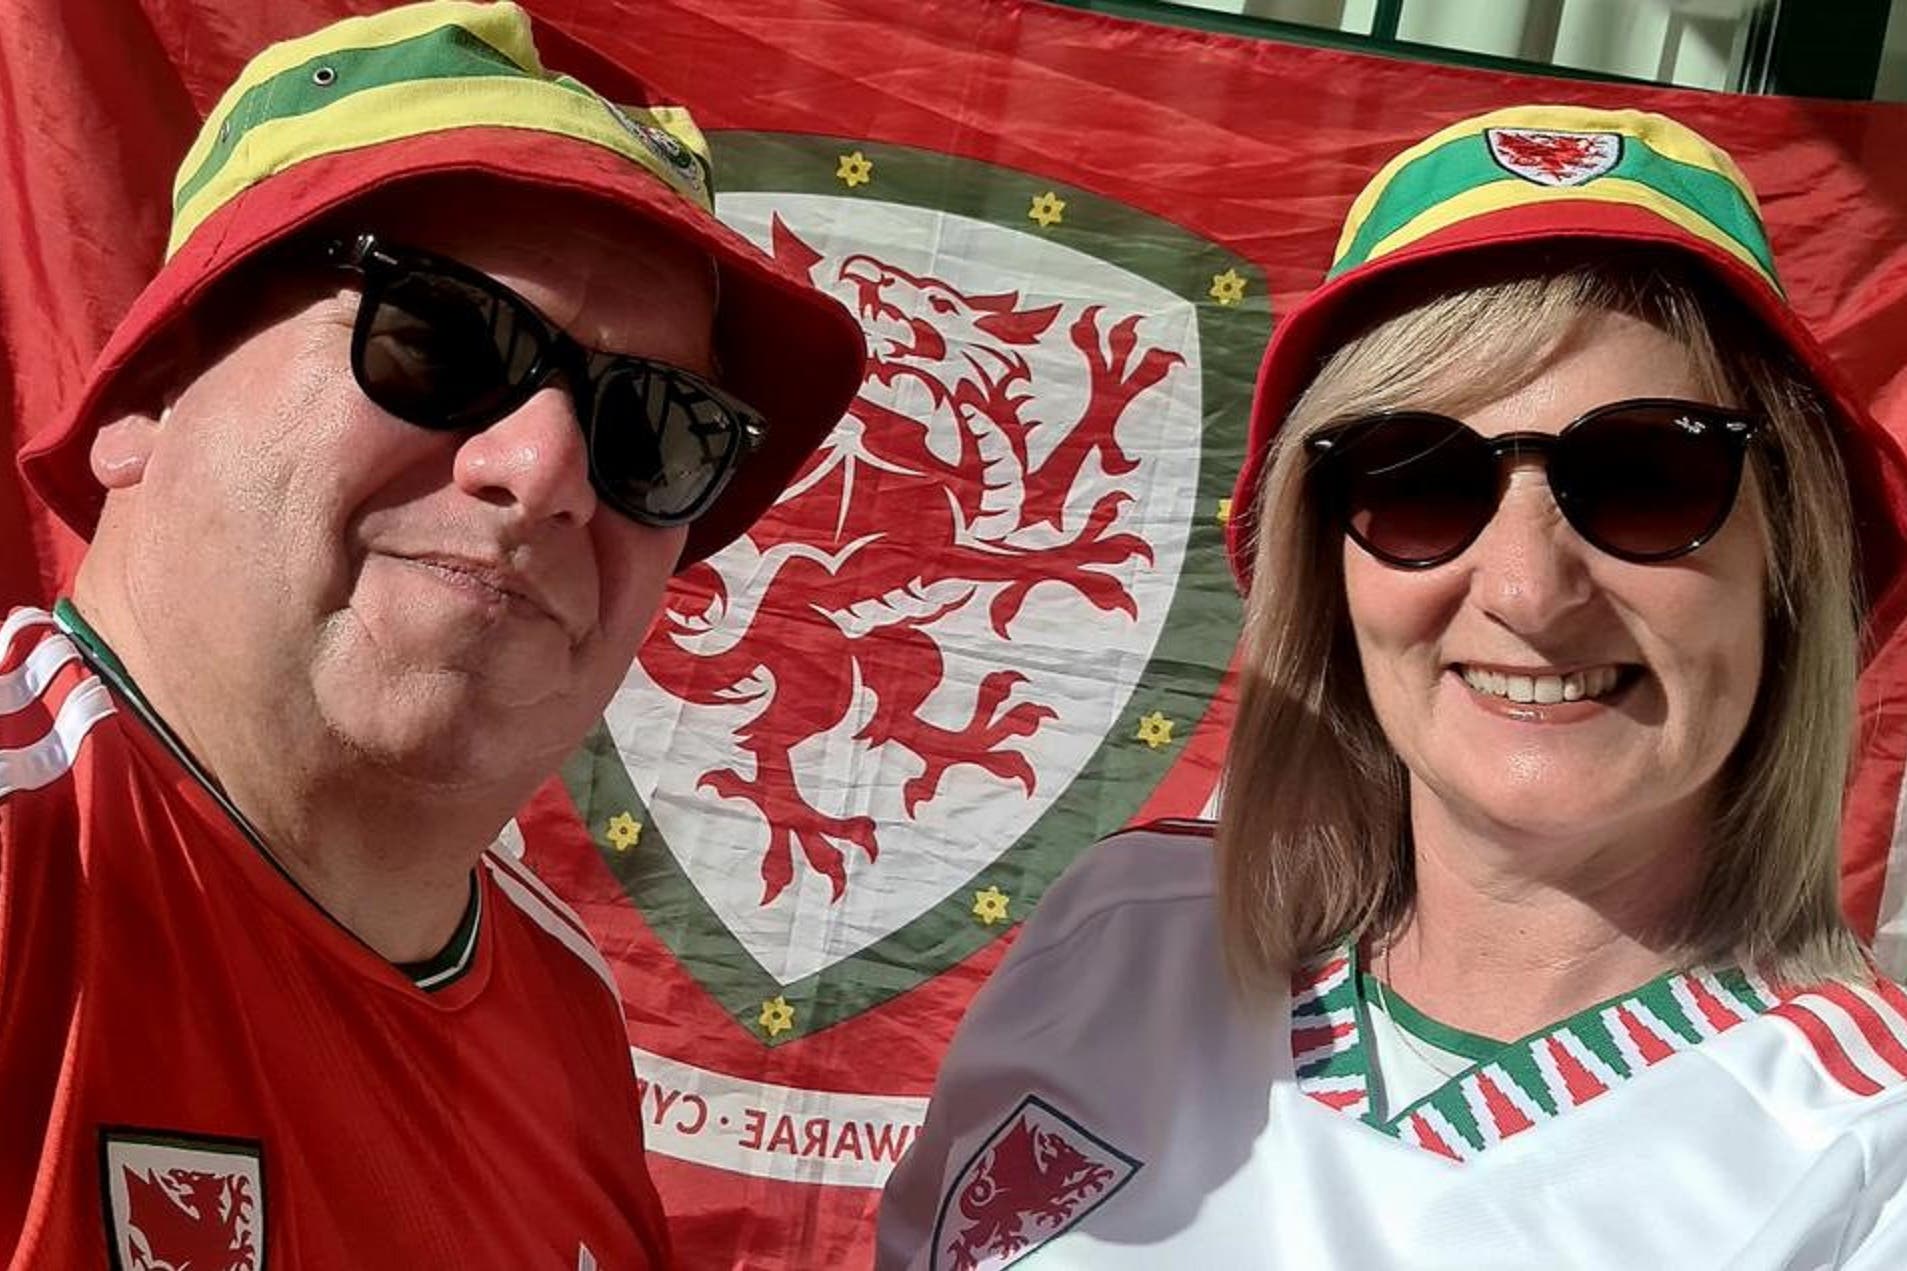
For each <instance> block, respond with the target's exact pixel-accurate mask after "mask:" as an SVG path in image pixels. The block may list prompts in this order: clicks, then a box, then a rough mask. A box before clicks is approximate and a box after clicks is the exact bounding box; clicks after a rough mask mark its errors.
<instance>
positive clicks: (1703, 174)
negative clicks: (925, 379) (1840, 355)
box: [1227, 106, 1907, 612]
mask: <svg viewBox="0 0 1907 1271" xmlns="http://www.w3.org/2000/svg"><path fill="white" fill-rule="evenodd" d="M1598 242H1601V243H1610V244H1622V243H1634V244H1643V245H1647V246H1650V247H1654V248H1659V249H1662V250H1664V251H1672V252H1675V253H1677V254H1679V255H1681V256H1684V257H1688V258H1692V259H1693V260H1695V261H1696V262H1698V263H1699V264H1700V265H1701V266H1702V267H1703V268H1704V269H1705V270H1706V272H1707V273H1708V274H1709V275H1710V276H1711V277H1713V278H1714V279H1715V280H1716V281H1717V282H1719V283H1720V284H1722V285H1723V286H1724V287H1725V288H1726V289H1727V290H1728V292H1729V293H1730V294H1731V295H1732V296H1733V297H1734V298H1735V299H1737V300H1739V301H1740V302H1741V304H1742V305H1743V307H1744V309H1745V310H1746V311H1747V312H1748V313H1749V314H1751V315H1753V316H1754V317H1755V318H1756V319H1757V320H1759V322H1760V323H1761V325H1762V326H1763V327H1765V328H1766V329H1767V330H1768V331H1769V332H1770V334H1772V335H1773V336H1774V337H1775V338H1776V339H1777V340H1778V341H1780V343H1781V344H1782V345H1783V346H1785V347H1786V348H1787V349H1788V350H1789V352H1790V353H1792V354H1793V356H1794V358H1795V359H1796V361H1797V362H1798V363H1799V364H1800V366H1801V367H1802V368H1803V370H1804V371H1805V372H1806V373H1807V374H1808V375H1809V376H1810V377H1811V378H1812V380H1813V381H1814V385H1815V387H1816V389H1817V390H1818V391H1819V393H1820V395H1821V399H1822V401H1823V402H1824V403H1825V404H1826V406H1827V408H1828V410H1829V412H1830V416H1831V419H1832V422H1833V424H1834V427H1835V432H1836V436H1837V438H1838V440H1839V442H1840V445H1841V450H1842V454H1843V457H1844V460H1845V467H1846V469H1847V475H1848V480H1849V484H1850V486H1851V487H1852V488H1851V494H1852V496H1853V511H1854V530H1855V536H1856V539H1857V542H1858V543H1859V546H1860V554H1861V572H1862V575H1863V578H1864V581H1865V583H1866V593H1865V594H1866V597H1867V601H1868V604H1869V609H1870V612H1871V611H1872V610H1873V609H1874V608H1876V607H1878V604H1879V602H1880V601H1881V600H1882V598H1883V594H1884V592H1885V589H1886V588H1887V586H1888V585H1889V584H1890V583H1891V582H1892V581H1893V580H1894V579H1895V577H1896V576H1897V574H1898V571H1899V569H1900V566H1901V564H1902V563H1903V559H1904V558H1907V455H1903V453H1902V451H1901V448H1900V445H1899V443H1898V442H1896V441H1895V440H1894V438H1893V437H1891V436H1890V435H1888V434H1887V432H1886V431H1885V430H1883V429H1882V428H1881V426H1880V423H1879V422H1878V421H1877V420H1876V419H1875V418H1874V417H1873V415H1872V414H1870V413H1869V412H1868V410H1867V407H1866V406H1865V404H1864V403H1863V402H1862V400H1861V398H1860V397H1859V395H1857V394H1856V393H1855V392H1853V390H1852V389H1851V388H1850V387H1849V386H1848V385H1847V383H1846V382H1845V380H1843V378H1842V377H1841V374H1840V373H1839V371H1837V370H1836V369H1835V366H1834V364H1833V362H1832V361H1831V360H1830V359H1829V357H1828V355H1827V351H1826V350H1825V349H1824V348H1822V347H1821V345H1820V343H1819V342H1818V341H1817V340H1816V339H1815V338H1814V336H1813V335H1812V334H1810V333H1809V331H1808V329H1807V327H1806V326H1805V325H1803V323H1802V321H1801V319H1800V317H1799V316H1798V315H1797V314H1796V313H1795V311H1794V309H1793V308H1792V307H1790V305H1789V304H1788V300H1787V297H1786V295H1785V294H1784V293H1783V291H1782V287H1781V283H1780V281H1779V279H1778V278H1777V277H1776V274H1775V265H1774V256H1773V253H1772V252H1771V251H1770V250H1769V247H1768V238H1767V233H1766V231H1765V230H1764V229H1763V227H1762V222H1761V212H1760V208H1759V206H1758V205H1757V203H1756V201H1755V194H1754V191H1753V189H1751V188H1750V187H1749V184H1748V181H1747V179H1746V178H1745V177H1744V176H1743V175H1742V174H1741V170H1740V169H1739V168H1737V167H1736V166H1735V163H1734V161H1733V160H1732V159H1730V158H1729V157H1728V155H1727V154H1726V153H1725V152H1723V151H1722V150H1721V149H1719V148H1718V147H1716V146H1714V145H1712V144H1711V143H1710V142H1708V141H1707V140H1706V139H1705V138H1703V137H1702V136H1701V135H1699V134H1698V133H1696V132H1694V131H1692V130H1691V129H1688V128H1685V127H1683V126H1682V125H1681V124H1678V123H1676V122H1675V121H1674V120H1672V119H1667V118H1665V117H1663V116H1661V115H1653V114H1645V113H1643V112H1641V111H1633V110H1598V109H1592V108H1587V107H1578V106H1517V107H1512V108H1510V109H1507V110H1499V111H1494V112H1491V113H1489V114H1485V115H1478V116H1476V117H1474V118H1471V119H1466V120H1464V121H1462V122H1461V123H1456V124H1452V125H1451V126H1450V127H1448V128H1445V129H1443V130H1442V131H1441V132H1438V133H1436V134H1434V135H1433V136H1430V137H1428V138H1426V139H1424V140H1423V141H1421V142H1418V143H1417V144H1416V145H1414V146H1412V147H1410V148H1409V149H1408V150H1405V151H1404V152H1403V153H1402V154H1399V155H1398V156H1397V157H1396V158H1394V159H1392V160H1391V161H1390V162H1389V163H1387V164H1385V165H1384V167H1383V168H1382V169H1380V170H1379V171H1378V173H1377V175H1376V176H1374V177H1372V178H1371V181H1370V183H1369V184H1368V185H1366V186H1365V187H1364V190H1363V192H1362V193H1360V194H1359V195H1358V196H1357V200H1356V202H1354V203H1353V204H1352V205H1351V211H1350V215H1349V216H1348V217H1347V218H1346V220H1345V224H1344V229H1343V232H1342V233H1341V235H1340V236H1339V239H1338V246H1337V252H1336V255H1335V257H1334V259H1333V262H1332V265H1331V271H1330V273H1329V274H1327V275H1326V277H1325V281H1324V284H1323V285H1322V286H1320V287H1319V288H1318V289H1317V290H1316V291H1314V292H1312V293H1311V294H1310V295H1309V296H1307V297H1306V298H1305V299H1304V300H1303V301H1302V302H1301V303H1300V304H1299V305H1298V307H1297V308H1296V309H1294V310H1292V311H1291V312H1290V313H1289V314H1287V315H1286V316H1285V317H1284V318H1283V319H1282V320H1281V321H1280V322H1279V324H1278V328H1277V331H1276V332H1275V333H1274V334H1273V336H1272V341H1271V345H1270V347H1269V348H1268V349H1266V351H1265V359H1264V362H1263V364H1262V365H1261V366H1260V367H1259V371H1258V387H1257V392H1256V394H1255V396H1254V398H1253V401H1252V418H1251V433H1250V440H1249V442H1248V443H1247V446H1246V453H1245V464H1244V467H1243V469H1242V470H1241V471H1240V472H1239V474H1238V484H1237V486H1236V488H1235V489H1234V491H1233V494H1232V509H1233V512H1232V517H1231V521H1230V525H1229V528H1228V531H1227V536H1228V537H1227V546H1228V548H1229V550H1230V553H1231V562H1232V572H1233V574H1234V575H1235V577H1236V578H1237V580H1238V584H1239V587H1240V589H1241V590H1249V589H1250V587H1251V570H1252V559H1251V558H1252V549H1253V545H1254V543H1255V541H1256V525H1257V516H1256V512H1257V503H1258V496H1259V492H1260V491H1259V487H1260V486H1261V484H1262V483H1263V479H1264V474H1265V468H1266V465H1267V462H1268V460H1269V457H1270V452H1271V443H1272V439H1273V438H1274V437H1275V436H1276V435H1277V432H1278V430H1279V428H1281V427H1282V426H1283V425H1284V421H1285V416H1286V415H1287V414H1288V413H1289V412H1290V410H1291V408H1292V406H1293V405H1295V404H1296V402H1297V400H1298V398H1299V397H1300V396H1301V395H1302V394H1303V393H1304V391H1305V389H1306V388H1307V387H1308V386H1309V385H1310V383H1311V380H1312V378H1313V377H1314V376H1315V375H1316V374H1317V371H1318V369H1319V367H1320V366H1321V365H1322V364H1323V362H1324V360H1325V359H1326V358H1327V357H1328V356H1329V355H1330V354H1331V352H1332V351H1333V350H1334V349H1335V348H1336V347H1337V346H1338V345H1339V344H1340V343H1341V342H1342V341H1343V339H1345V338H1346V336H1347V335H1348V334H1349V333H1350V332H1352V331H1354V330H1355V329H1356V326H1357V323H1358V320H1359V317H1360V315H1361V314H1366V313H1368V312H1369V311H1370V306H1371V304H1372V302H1373V301H1375V300H1379V299H1381V298H1382V297H1383V296H1385V295H1386V294H1387V293H1388V294H1391V295H1394V294H1395V288H1396V287H1397V286H1398V285H1399V282H1400V280H1401V279H1402V278H1403V277H1405V276H1406V275H1408V274H1410V273H1412V272H1413V271H1419V270H1421V269H1423V268H1424V267H1425V266H1426V265H1428V264H1429V263H1430V262H1433V261H1435V262H1448V261H1450V260H1452V259H1455V258H1462V257H1466V256H1471V257H1474V256H1480V255H1482V254H1485V253H1497V252H1501V251H1502V250H1503V249H1505V248H1506V247H1511V246H1512V245H1527V246H1543V245H1555V244H1566V243H1598ZM1889 608H1890V609H1891V608H1892V606H1891V605H1890V606H1889Z"/></svg>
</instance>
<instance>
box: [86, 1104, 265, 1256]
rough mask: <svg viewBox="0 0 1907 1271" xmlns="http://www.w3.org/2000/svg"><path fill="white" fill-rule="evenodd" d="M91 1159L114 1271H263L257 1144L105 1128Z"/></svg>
mask: <svg viewBox="0 0 1907 1271" xmlns="http://www.w3.org/2000/svg"><path fill="white" fill-rule="evenodd" d="M99 1157H100V1172H101V1178H100V1184H101V1187H102V1189H103V1191H104V1193H105V1202H106V1241H107V1247H108V1249H109V1250H110V1251H111V1261H112V1266H113V1268H114V1271H263V1269H264V1266H265V1152H264V1147H263V1145H262V1144H259V1143H256V1142H252V1141H250V1140H245V1139H219V1138H202V1137H188V1136H184V1135H176V1134H167V1133H165V1132H164V1131H153V1130H132V1129H123V1128H118V1127H113V1128H108V1129H105V1130H102V1131H101V1132H100V1146H99Z"/></svg>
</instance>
